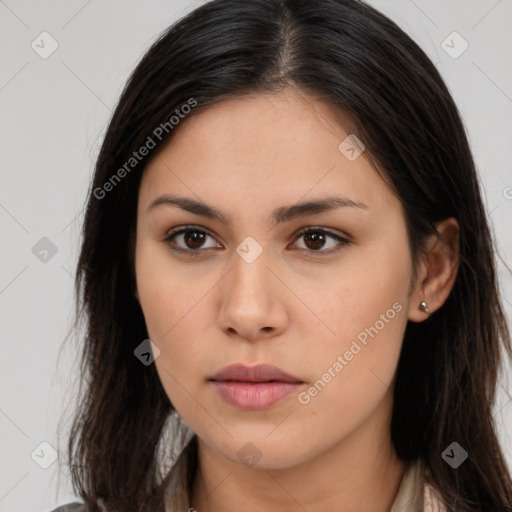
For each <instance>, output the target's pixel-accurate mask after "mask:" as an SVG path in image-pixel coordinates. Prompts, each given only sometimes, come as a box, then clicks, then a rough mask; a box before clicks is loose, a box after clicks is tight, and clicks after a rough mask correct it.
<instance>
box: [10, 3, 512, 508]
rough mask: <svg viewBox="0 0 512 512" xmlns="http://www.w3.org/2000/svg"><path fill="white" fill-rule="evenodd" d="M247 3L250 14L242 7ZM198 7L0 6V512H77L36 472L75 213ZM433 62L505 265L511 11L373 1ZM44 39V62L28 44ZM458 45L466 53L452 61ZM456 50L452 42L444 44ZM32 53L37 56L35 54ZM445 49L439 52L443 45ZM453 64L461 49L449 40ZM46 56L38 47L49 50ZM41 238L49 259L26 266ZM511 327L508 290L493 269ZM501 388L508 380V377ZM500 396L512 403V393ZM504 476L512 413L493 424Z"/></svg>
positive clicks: (69, 370) (510, 408) (54, 379)
mask: <svg viewBox="0 0 512 512" xmlns="http://www.w3.org/2000/svg"><path fill="white" fill-rule="evenodd" d="M248 1H250V0H248ZM200 3H202V2H199V1H196V2H191V1H190V0H182V1H178V0H172V1H163V0H160V1H159V0H149V1H148V0H146V1H144V2H143V1H133V0H131V1H126V0H124V1H120V0H117V1H109V2H100V1H99V0H89V1H86V0H85V1H84V0H68V1H66V2H64V1H60V2H58V1H55V0H51V1H40V2H37V1H35V0H34V1H28V0H25V1H21V0H5V1H4V0H0V44H1V46H0V47H1V48H2V57H3V58H2V66H1V67H0V134H1V136H0V140H1V152H0V159H1V166H0V169H1V173H2V174H1V184H2V186H1V188H0V226H1V242H0V272H1V273H0V329H1V343H2V358H1V366H0V378H1V399H0V427H1V436H0V439H1V441H0V442H1V444H0V461H1V472H0V511H1V512H6V511H9V512H15V511H24V512H32V511H34V512H35V511H46V510H50V509H51V508H52V507H55V506H57V505H58V504H63V503H66V502H68V501H72V500H73V495H72V494H71V492H70V489H71V488H70V486H69V481H68V478H67V476H66V470H65V469H64V470H63V471H60V470H59V467H58V463H57V462H55V463H53V464H52V465H51V466H50V467H49V468H48V469H42V468H41V467H40V466H39V465H38V464H36V462H34V460H33V459H32V458H31V453H32V452H33V451H34V450H35V449H36V448H37V449H38V450H39V451H38V450H36V453H39V454H42V453H45V455H44V456H42V455H41V457H42V458H43V459H44V457H48V448H43V451H42V452H41V448H38V447H39V445H40V443H41V442H43V441H46V442H48V443H50V445H52V446H53V447H54V448H55V449H57V450H61V449H62V447H59V446H58V445H57V438H56V432H57V424H58V420H59V417H60V416H61V414H62V412H63V410H64V405H65V401H64V400H69V394H68V395H66V394H65V392H66V391H67V390H69V391H70V392H71V390H72V387H71V386H72V381H71V380H70V378H71V376H72V375H76V373H77V371H78V369H77V367H76V365H75V354H74V352H73V350H72V348H71V350H70V349H66V350H64V351H63V352H62V353H61V357H60V359H59V358H58V356H59V349H60V347H61V345H62V343H63V340H64V336H65V335H66V333H67V331H68V328H69V326H70V321H71V319H72V316H71V313H72V298H73V297H72V286H73V279H72V272H73V271H74V266H75V261H76V257H77V254H78V247H79V232H80V225H81V222H82V219H83V216H82V208H83V204H84V200H85V193H86V191H87V188H88V184H89V181H90V177H91V174H92V168H93V163H94V159H95V157H96V155H97V153H98V150H99V145H100V143H101V138H102V136H103V134H104V132H105V129H106V124H107V121H108V119H109V116H110V114H111V110H112V109H113V107H114V105H115V103H116V101H117V99H118V96H119V94H120V92H121V89H122V87H123V85H124V82H125V80H126V79H127V77H128V75H129V73H130V72H131V70H132V69H133V67H134V66H135V65H136V63H137V62H138V60H139V59H140V57H141V56H142V54H143V52H144V51H145V50H146V49H147V48H148V46H149V45H150V43H151V42H152V41H154V40H155V39H156V37H157V35H158V34H159V33H160V32H161V31H162V30H163V29H165V28H166V27H167V26H168V25H170V24H171V23H172V22H173V21H174V20H175V19H177V18H178V17H180V16H182V15H183V14H184V13H186V12H188V11H190V10H191V9H192V8H193V7H195V6H196V5H199V4H200ZM370 3H371V4H372V5H374V6H375V7H377V8H378V9H379V10H381V11H383V12H384V13H385V14H387V15H388V16H390V17H391V18H392V19H393V20H395V21H396V22H397V23H398V24H399V25H400V26H401V27H402V28H403V29H404V30H405V31H406V32H407V33H408V34H410V35H411V36H412V37H413V39H414V40H416V41H417V42H418V43H419V44H420V45H421V46H422V48H424V50H425V51H426V52H427V54H428V55H429V56H430V57H431V58H432V59H433V61H434V62H435V63H436V65H437V66H438V68H439V69H440V71H441V73H442V75H443V76H444V78H445V79H446V81H447V83H448V86H449V88H450V90H451V91H452V94H453V96H454V98H455V100H456V102H457V104H458V105H459V107H460V109H461V112H462V114H463V117H464V120H465V123H466V125H467V129H468V132H469V135H470V138H471V142H472V146H473V151H474V154H475V157H476V160H477V164H478V168H479V172H480V174H481V177H482V183H483V186H484V190H485V200H486V204H487V209H488V212H489V218H490V220H491V221H492V223H493V225H494V229H495V233H496V238H497V240H498V247H499V251H500V255H501V257H502V258H503V260H504V261H505V262H507V263H508V265H509V266H510V260H511V255H512V232H511V230H510V219H511V218H512V172H511V167H510V165H511V161H512V158H511V156H512V155H511V146H512V144H511V142H512V122H511V113H512V51H511V50H512V26H511V25H512V2H511V0H500V1H497V0H478V1H476V0H473V1H468V0H451V1H446V0H435V1H427V0H373V1H371V2H370ZM43 31H47V32H48V33H50V34H51V36H52V37H53V38H54V39H55V40H56V41H57V43H58V49H57V50H56V51H55V52H54V53H53V54H52V55H51V56H50V57H48V58H47V59H43V58H41V57H40V56H39V55H38V54H37V53H36V52H35V51H34V50H33V49H32V48H31V43H32V41H34V40H36V42H37V41H40V39H38V36H39V34H40V33H41V32H43ZM454 31H457V32H459V33H460V34H461V35H462V37H463V38H464V39H465V40H466V41H467V42H468V44H469V48H468V49H467V51H465V52H464V53H463V54H462V55H460V56H459V57H458V58H456V59H454V58H452V57H450V56H449V55H448V54H447V53H446V52H445V51H444V49H443V47H442V42H443V41H444V40H446V38H447V37H448V36H449V35H450V34H452V33H453V32H454ZM452 41H453V42H452ZM39 44H41V43H39ZM445 44H446V43H445ZM447 44H449V45H450V46H453V47H454V48H453V49H452V51H458V50H460V49H461V48H462V47H461V46H460V42H457V40H454V39H453V37H451V38H449V39H448V40H447ZM46 48H48V46H46ZM43 237H48V238H49V239H50V240H51V241H52V243H53V244H55V246H56V248H57V253H56V254H55V255H54V256H53V257H51V258H50V257H49V256H48V261H47V262H42V261H40V259H39V258H38V257H36V255H35V254H34V253H33V252H32V248H33V247H34V245H35V244H36V243H37V242H38V241H39V240H40V239H41V238H43ZM499 272H500V280H501V285H502V289H503V293H504V297H505V308H506V311H507V315H508V318H509V319H510V318H511V317H512V286H511V276H510V273H509V272H508V271H507V270H506V267H505V264H504V263H503V262H501V261H500V264H499ZM509 376H510V370H509ZM501 388H507V389H509V390H510V379H506V380H503V381H502V384H501ZM495 415H496V418H497V422H498V425H499V428H500V435H501V439H502V442H503V446H504V449H505V451H506V454H507V458H508V461H509V463H511V465H512V402H510V401H508V397H507V396H506V395H505V394H504V393H503V392H502V391H500V394H499V402H498V404H497V406H496V412H495Z"/></svg>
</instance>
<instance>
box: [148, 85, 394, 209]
mask: <svg viewBox="0 0 512 512" xmlns="http://www.w3.org/2000/svg"><path fill="white" fill-rule="evenodd" d="M347 126H349V123H346V124H344V125H341V124H340V123H339V117H338V118H335V117H334V115H333V107H332V106H330V105H329V104H326V103H324V102H322V101H319V100H317V99H315V98H313V97H310V96H305V95H303V94H300V93H297V92H296V91H294V90H285V91H282V92H279V93H272V94H259V95H252V96H244V97H237V98H232V99H228V100H224V101H222V102H220V103H218V104H216V105H214V106H211V107H208V108H206V109H205V110H203V111H201V112H199V113H196V114H193V115H191V116H190V117H189V118H187V119H185V120H184V121H182V123H181V124H180V126H179V127H178V130H176V132H175V133H174V134H173V137H172V138H171V139H170V140H169V141H168V142H167V143H166V144H165V146H164V147H163V148H162V149H161V150H160V151H159V153H158V154H157V155H156V156H155V158H153V160H152V161H150V163H149V164H148V166H147V168H146V169H145V172H144V176H143V179H142V183H141V189H140V199H141V201H142V202H143V203H145V204H148V203H149V202H150V201H151V200H152V199H154V196H155V195H156V194H159V193H163V192H167V193H173V194H174V193H177V192H179V193H180V194H187V195H188V196H189V197H193V196H194V195H196V196H198V197H201V198H202V199H203V200H204V201H205V202H208V203H211V202H213V203H216V204H229V203H230V202H236V203H237V204H238V206H240V202H242V203H244V204H246V205H247V207H248V208H249V207H251V206H254V207H260V208H263V207H265V206H267V207H268V208H271V206H272V208H274V207H275V206H276V205H277V204H285V203H286V204H288V203H293V202H297V201H299V200H300V199H303V200H304V199H307V198H308V196H314V197H319V196H322V195H327V194H329V195H332V194H333V193H336V194H338V193H339V194H342V195H344V196H348V197H350V198H351V199H353V200H354V201H360V202H364V203H366V204H368V203H374V205H376V206H378V205H381V206H382V205H383V203H385V204H387V203H388V202H389V201H393V196H392V194H390V192H389V191H388V190H387V189H386V187H385V185H384V184H383V182H382V180H381V179H380V177H378V175H377V173H376V172H375V170H374V169H373V168H372V166H371V164H370V163H369V161H368V160H367V159H366V158H365V157H364V153H363V154H362V155H361V156H360V157H359V158H357V159H356V160H354V161H350V160H349V159H347V157H346V156H345V155H344V154H343V153H342V152H341V151H340V149H339V146H340V143H342V142H343V141H344V140H345V139H346V138H347V136H349V135H350V133H349V132H348V130H347V128H346V127H347ZM363 196H364V200H363ZM209 197H210V198H211V200H210V201H209V200H208V198H209Z"/></svg>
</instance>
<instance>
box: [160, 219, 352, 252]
mask: <svg viewBox="0 0 512 512" xmlns="http://www.w3.org/2000/svg"><path fill="white" fill-rule="evenodd" d="M187 231H195V232H197V233H202V234H205V235H207V236H211V235H210V234H209V233H208V232H207V231H205V230H204V229H201V228H199V227H198V226H183V227H180V228H176V229H174V230H172V231H170V232H169V233H168V234H167V236H166V237H165V239H164V242H166V243H167V244H168V246H169V248H170V249H171V251H174V252H178V253H182V254H187V255H188V256H192V257H193V256H199V255H200V253H202V252H205V251H206V250H207V249H183V248H181V247H175V246H172V245H171V243H170V242H171V241H172V239H173V238H174V237H176V236H178V235H181V234H182V233H186V232H187ZM308 233H321V234H323V235H326V236H329V237H331V238H334V239H335V240H337V241H338V242H340V246H339V247H338V248H337V249H334V250H332V249H331V250H329V251H322V250H320V249H319V250H318V251H314V250H307V249H299V250H301V251H306V252H308V253H311V254H313V255H315V256H316V255H319V256H324V255H331V254H335V253H338V252H340V251H341V250H342V249H344V247H345V246H347V245H350V244H352V242H351V241H350V240H348V239H346V238H343V237H342V236H340V235H337V234H335V233H333V232H332V231H328V230H326V229H324V228H320V227H307V228H303V229H301V230H300V231H299V232H298V233H297V238H300V237H301V236H304V235H306V234H308ZM212 238H213V237H212ZM209 249H211V247H210V248H209Z"/></svg>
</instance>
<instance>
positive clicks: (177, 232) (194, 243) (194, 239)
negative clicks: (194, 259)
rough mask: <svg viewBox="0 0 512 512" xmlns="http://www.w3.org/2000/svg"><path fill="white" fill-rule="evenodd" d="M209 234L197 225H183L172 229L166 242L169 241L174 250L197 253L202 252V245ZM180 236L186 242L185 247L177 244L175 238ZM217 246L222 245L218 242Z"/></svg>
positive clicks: (190, 253)
mask: <svg viewBox="0 0 512 512" xmlns="http://www.w3.org/2000/svg"><path fill="white" fill-rule="evenodd" d="M209 236H210V235H209V234H208V233H207V232H206V231H204V230H203V229H199V228H198V227H197V226H182V227H180V228H176V229H173V230H172V231H170V232H169V233H168V234H167V236H166V237H165V239H164V242H167V243H168V244H169V246H170V248H171V250H173V251H176V252H181V253H187V254H189V255H196V254H198V253H199V252H201V249H200V247H201V246H202V244H203V243H204V241H205V240H206V238H207V237H209ZM180 238H181V241H182V243H185V247H183V246H176V245H175V244H176V241H175V239H180ZM217 247H220V246H219V244H217ZM209 248H211V247H207V249H209Z"/></svg>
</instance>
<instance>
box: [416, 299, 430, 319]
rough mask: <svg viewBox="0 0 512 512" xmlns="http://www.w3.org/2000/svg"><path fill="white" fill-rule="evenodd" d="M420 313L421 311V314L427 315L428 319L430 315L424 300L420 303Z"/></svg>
mask: <svg viewBox="0 0 512 512" xmlns="http://www.w3.org/2000/svg"><path fill="white" fill-rule="evenodd" d="M419 308H420V311H423V313H427V315H428V317H429V318H430V316H431V314H430V309H428V304H427V302H426V301H425V300H422V301H421V302H420V306H419Z"/></svg>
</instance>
